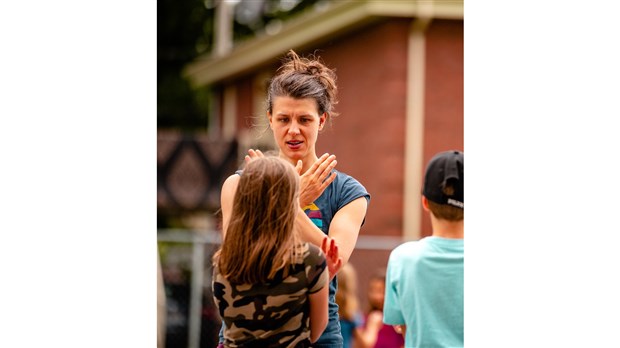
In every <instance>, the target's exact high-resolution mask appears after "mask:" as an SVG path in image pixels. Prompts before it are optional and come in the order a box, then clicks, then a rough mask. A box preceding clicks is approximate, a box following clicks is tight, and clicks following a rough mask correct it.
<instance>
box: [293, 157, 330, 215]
mask: <svg viewBox="0 0 620 348" xmlns="http://www.w3.org/2000/svg"><path fill="white" fill-rule="evenodd" d="M336 164H338V161H336V156H335V155H330V154H328V153H325V154H323V156H321V157H319V159H318V160H317V161H316V162H314V164H313V165H312V167H310V169H308V170H307V171H306V172H305V173H303V174H302V173H301V170H302V167H303V163H302V162H301V160H299V161H298V162H297V166H296V167H295V168H296V169H297V173H299V175H300V178H299V179H300V187H299V205H300V206H301V207H302V208H303V207H305V206H307V205H309V204H311V203H312V202H314V201H315V200H316V199H317V198H319V196H321V194H322V193H323V191H325V188H327V186H329V184H331V183H332V182H333V181H334V179H336V172H332V170H333V169H334V167H336Z"/></svg>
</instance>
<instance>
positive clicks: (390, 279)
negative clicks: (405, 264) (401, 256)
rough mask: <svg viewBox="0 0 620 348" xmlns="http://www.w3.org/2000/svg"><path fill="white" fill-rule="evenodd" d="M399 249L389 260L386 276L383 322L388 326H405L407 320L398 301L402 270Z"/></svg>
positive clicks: (393, 252)
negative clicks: (400, 268)
mask: <svg viewBox="0 0 620 348" xmlns="http://www.w3.org/2000/svg"><path fill="white" fill-rule="evenodd" d="M397 249H398V248H396V249H394V250H393V251H392V253H391V254H390V258H389V259H388V265H387V271H386V276H385V299H384V302H383V322H384V323H386V324H388V325H403V324H405V318H404V317H403V312H402V310H401V306H400V304H399V299H398V295H399V294H398V283H399V274H400V270H399V267H398V265H399V264H400V263H399V261H398V254H397V252H398V250H397Z"/></svg>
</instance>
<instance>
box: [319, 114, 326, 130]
mask: <svg viewBox="0 0 620 348" xmlns="http://www.w3.org/2000/svg"><path fill="white" fill-rule="evenodd" d="M326 121H327V113H326V112H324V113H323V115H321V116H319V130H323V127H324V126H325V122H326Z"/></svg>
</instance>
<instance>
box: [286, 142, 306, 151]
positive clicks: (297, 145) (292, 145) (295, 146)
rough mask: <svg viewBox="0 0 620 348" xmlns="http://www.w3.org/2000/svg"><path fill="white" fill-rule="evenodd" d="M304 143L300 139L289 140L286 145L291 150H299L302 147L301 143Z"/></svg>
mask: <svg viewBox="0 0 620 348" xmlns="http://www.w3.org/2000/svg"><path fill="white" fill-rule="evenodd" d="M302 143H303V141H299V140H291V141H287V142H286V145H287V146H288V148H289V149H291V150H297V149H299V148H300V147H301V144H302Z"/></svg>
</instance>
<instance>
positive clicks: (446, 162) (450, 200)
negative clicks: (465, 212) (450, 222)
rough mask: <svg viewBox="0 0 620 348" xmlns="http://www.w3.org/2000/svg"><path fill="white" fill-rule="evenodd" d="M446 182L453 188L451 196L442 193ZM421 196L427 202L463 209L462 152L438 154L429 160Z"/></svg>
mask: <svg viewBox="0 0 620 348" xmlns="http://www.w3.org/2000/svg"><path fill="white" fill-rule="evenodd" d="M448 182H450V183H451V184H452V186H453V187H454V194H453V195H451V196H448V195H446V194H445V193H443V188H444V187H445V185H446V184H447V183H448ZM422 194H423V195H424V196H425V197H426V198H427V199H428V200H429V201H432V202H435V203H437V204H447V205H451V206H454V207H457V208H461V209H464V205H463V202H464V201H463V152H461V151H445V152H440V153H438V154H436V155H435V156H434V157H433V158H432V159H431V160H430V162H429V163H428V166H427V167H426V173H425V174H424V188H423V191H422Z"/></svg>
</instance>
